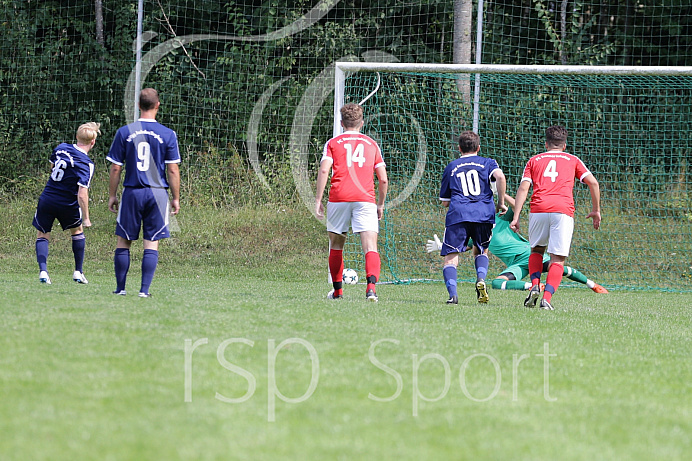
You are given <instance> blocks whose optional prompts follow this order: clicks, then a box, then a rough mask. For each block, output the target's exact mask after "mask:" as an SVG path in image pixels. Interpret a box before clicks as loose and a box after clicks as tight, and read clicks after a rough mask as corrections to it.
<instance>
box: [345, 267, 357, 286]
mask: <svg viewBox="0 0 692 461" xmlns="http://www.w3.org/2000/svg"><path fill="white" fill-rule="evenodd" d="M342 280H343V281H344V283H345V284H346V285H355V284H356V283H358V272H356V271H354V270H353V269H344V272H343V274H342Z"/></svg>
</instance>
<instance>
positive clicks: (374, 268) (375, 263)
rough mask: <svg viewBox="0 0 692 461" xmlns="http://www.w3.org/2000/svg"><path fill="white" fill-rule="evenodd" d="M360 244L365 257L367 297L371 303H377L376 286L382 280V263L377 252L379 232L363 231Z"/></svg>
mask: <svg viewBox="0 0 692 461" xmlns="http://www.w3.org/2000/svg"><path fill="white" fill-rule="evenodd" d="M360 243H361V245H362V247H363V254H364V255H365V277H366V281H367V285H366V287H365V297H366V298H367V299H368V300H370V301H377V293H376V291H375V284H376V283H377V282H378V281H379V280H380V270H381V264H382V263H381V261H380V254H379V253H378V252H377V232H374V231H361V232H360Z"/></svg>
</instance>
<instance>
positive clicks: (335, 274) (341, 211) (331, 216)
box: [327, 202, 353, 299]
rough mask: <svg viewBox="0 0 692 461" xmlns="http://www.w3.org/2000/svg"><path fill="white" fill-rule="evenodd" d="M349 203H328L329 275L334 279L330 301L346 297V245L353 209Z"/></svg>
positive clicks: (329, 294)
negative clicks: (344, 288) (344, 283)
mask: <svg viewBox="0 0 692 461" xmlns="http://www.w3.org/2000/svg"><path fill="white" fill-rule="evenodd" d="M352 205H353V204H352V203H349V202H339V203H335V202H327V235H329V258H328V262H329V275H330V276H331V279H332V290H331V291H330V292H329V293H328V294H327V297H328V298H329V299H341V298H343V296H344V290H343V273H344V245H345V244H346V233H347V232H348V228H349V227H350V226H351V208H352Z"/></svg>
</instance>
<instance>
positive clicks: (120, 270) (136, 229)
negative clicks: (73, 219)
mask: <svg viewBox="0 0 692 461" xmlns="http://www.w3.org/2000/svg"><path fill="white" fill-rule="evenodd" d="M160 105H161V102H160V101H159V95H158V93H157V92H156V90H155V89H153V88H145V89H143V90H142V91H141V93H140V96H139V109H140V113H141V117H140V118H139V120H137V121H136V122H134V123H131V124H129V125H126V126H123V127H121V128H120V129H119V130H118V131H117V133H116V134H115V138H114V139H113V144H112V145H111V148H110V151H109V152H108V157H107V160H109V161H110V162H111V163H112V165H111V170H110V182H109V198H108V208H109V209H110V210H111V211H112V212H114V213H118V218H117V224H116V228H115V234H116V235H117V236H118V242H117V245H116V249H115V256H114V266H115V279H116V289H115V291H114V293H116V294H120V295H124V294H125V283H126V280H127V272H128V270H129V268H130V246H131V244H132V241H134V240H137V239H138V238H139V233H140V229H141V230H142V236H143V240H144V245H143V246H144V256H143V257H142V284H141V286H140V290H139V296H140V297H142V298H148V297H149V296H150V293H149V287H150V285H151V281H152V279H153V278H154V272H155V271H156V266H157V265H158V259H159V252H158V248H159V246H158V243H159V242H158V241H159V240H160V239H163V238H168V237H170V233H169V230H168V215H169V214H174V215H175V214H177V213H178V211H179V209H180V172H179V169H178V164H179V163H180V152H179V150H178V139H177V137H176V134H175V132H174V131H173V130H171V129H170V128H167V127H165V126H164V125H162V124H160V123H159V122H157V121H156V114H157V113H158V111H159V107H160ZM125 165H126V166H127V167H126V168H125V180H124V181H123V193H122V197H121V202H122V203H119V201H118V197H117V195H116V194H117V191H118V185H119V184H120V175H121V171H122V169H123V166H125ZM169 187H170V191H171V195H172V199H171V200H170V202H169V198H168V188H169Z"/></svg>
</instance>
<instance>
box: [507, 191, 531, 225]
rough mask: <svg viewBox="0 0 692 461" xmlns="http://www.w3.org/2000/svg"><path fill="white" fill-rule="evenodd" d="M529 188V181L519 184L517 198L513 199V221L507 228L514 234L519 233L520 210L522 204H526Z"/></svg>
mask: <svg viewBox="0 0 692 461" xmlns="http://www.w3.org/2000/svg"><path fill="white" fill-rule="evenodd" d="M529 187H531V183H529V181H522V182H521V183H519V188H518V189H517V196H516V197H515V198H514V219H513V220H512V222H511V223H510V224H509V228H510V229H512V230H513V231H514V232H519V217H520V216H521V209H522V207H523V206H524V202H526V197H528V195H529Z"/></svg>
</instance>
